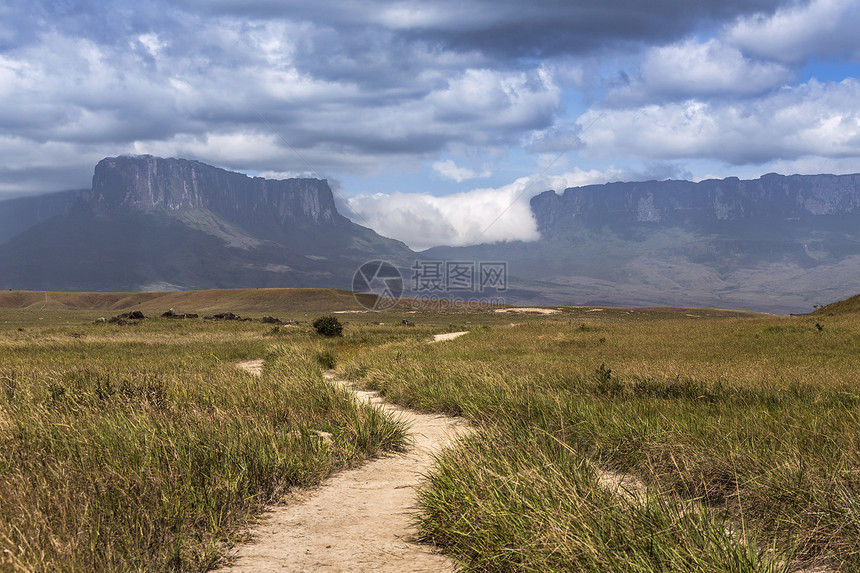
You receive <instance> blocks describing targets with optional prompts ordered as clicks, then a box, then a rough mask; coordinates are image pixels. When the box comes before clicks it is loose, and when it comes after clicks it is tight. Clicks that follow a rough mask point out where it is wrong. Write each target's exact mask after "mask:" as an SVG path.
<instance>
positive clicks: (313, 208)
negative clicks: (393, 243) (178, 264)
mask: <svg viewBox="0 0 860 573" xmlns="http://www.w3.org/2000/svg"><path fill="white" fill-rule="evenodd" d="M83 198H84V200H85V201H86V203H88V204H89V205H90V206H91V207H92V208H93V209H94V210H95V211H96V212H99V213H111V212H115V211H117V210H123V209H126V210H127V209H135V210H139V211H155V210H162V211H174V212H176V211H193V210H199V209H205V210H209V211H211V212H212V213H214V214H216V215H218V216H221V217H224V218H226V219H230V220H233V221H236V222H239V221H244V222H246V223H248V224H249V225H253V226H260V225H295V224H304V225H340V226H344V225H348V224H349V220H348V219H346V217H343V216H342V215H341V214H340V213H338V212H337V208H336V207H335V204H334V197H333V196H332V191H331V188H329V185H328V182H326V181H324V180H321V179H285V180H271V179H264V178H262V177H248V176H247V175H244V174H242V173H235V172H232V171H227V170H224V169H219V168H217V167H212V166H211V165H206V164H205V163H200V162H199V161H189V160H186V159H164V158H161V157H153V156H151V155H140V156H124V157H108V158H106V159H103V160H101V161H100V162H99V163H98V164H97V165H96V168H95V173H94V175H93V186H92V190H91V191H89V192H87V193H85V194H84V196H83Z"/></svg>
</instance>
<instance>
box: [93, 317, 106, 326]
mask: <svg viewBox="0 0 860 573" xmlns="http://www.w3.org/2000/svg"><path fill="white" fill-rule="evenodd" d="M103 322H107V319H106V318H105V317H103V316H100V317H98V318H97V319H95V320H94V321H93V324H101V323H103Z"/></svg>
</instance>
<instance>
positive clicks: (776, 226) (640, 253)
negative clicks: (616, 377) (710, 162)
mask: <svg viewBox="0 0 860 573" xmlns="http://www.w3.org/2000/svg"><path fill="white" fill-rule="evenodd" d="M531 209H532V214H533V216H534V218H535V221H536V222H537V225H538V229H539V230H540V233H541V239H540V240H538V241H535V242H532V243H522V242H512V243H504V244H497V245H479V246H475V247H463V248H435V249H430V250H429V251H426V252H425V253H423V255H424V256H426V257H435V258H440V259H447V260H502V261H506V262H507V263H508V269H509V270H508V272H509V274H510V275H511V277H512V280H511V281H510V283H511V286H512V287H513V289H512V290H513V293H514V295H513V296H510V297H509V298H511V299H513V300H524V301H525V300H529V301H530V302H531V303H543V304H589V305H592V304H596V305H670V306H708V307H722V308H738V309H749V310H769V311H774V312H806V311H811V310H812V308H813V305H815V304H823V303H827V302H832V301H835V300H840V299H843V298H846V297H847V296H850V295H851V294H853V293H854V292H855V291H856V290H857V289H858V285H860V175H838V176H837V175H792V176H782V175H775V174H769V175H765V176H763V177H761V178H760V179H756V180H752V181H743V180H740V179H737V178H728V179H722V180H708V181H701V182H699V183H694V182H690V181H646V182H633V183H608V184H605V185H590V186H586V187H575V188H569V189H566V190H565V191H564V192H563V193H561V194H558V193H556V192H554V191H546V192H544V193H541V194H539V195H537V196H535V197H533V198H532V200H531ZM514 297H516V298H514Z"/></svg>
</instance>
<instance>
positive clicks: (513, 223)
mask: <svg viewBox="0 0 860 573" xmlns="http://www.w3.org/2000/svg"><path fill="white" fill-rule="evenodd" d="M640 178H642V174H641V173H634V172H632V171H629V170H626V169H617V168H614V167H610V168H608V169H606V170H603V171H601V170H597V169H591V170H587V171H586V170H582V169H579V168H575V169H573V170H571V171H569V172H567V173H564V174H561V175H544V176H538V177H522V178H520V179H517V180H516V181H514V182H513V183H511V184H509V185H505V186H503V187H500V188H498V189H491V188H484V189H473V190H471V191H466V192H463V193H455V194H452V195H445V196H442V197H437V196H435V195H430V194H429V193H392V194H390V195H387V194H383V193H377V194H374V195H358V196H356V197H351V198H348V199H346V204H347V205H346V206H347V208H348V210H349V211H351V212H352V214H355V215H356V217H355V220H356V221H357V222H359V223H360V224H363V225H368V226H370V227H371V228H372V229H373V230H374V231H376V232H377V233H379V234H380V235H383V236H385V237H390V238H393V239H398V240H400V241H403V242H404V243H406V244H407V245H409V247H411V248H412V249H415V250H419V251H420V250H424V249H428V248H430V247H438V246H451V247H462V246H467V245H477V244H481V243H499V242H507V241H536V240H538V239H539V238H540V233H539V232H538V229H537V223H536V221H535V219H534V217H533V215H532V212H531V207H530V205H529V201H530V199H531V198H532V197H534V196H535V195H537V194H539V193H542V192H544V191H547V190H553V191H556V192H559V193H560V192H562V191H564V190H565V189H566V188H568V187H579V186H583V185H592V184H600V183H607V182H609V181H630V180H635V179H640Z"/></svg>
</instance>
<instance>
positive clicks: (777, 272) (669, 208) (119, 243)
mask: <svg viewBox="0 0 860 573" xmlns="http://www.w3.org/2000/svg"><path fill="white" fill-rule="evenodd" d="M531 210H532V215H533V217H534V218H535V221H536V223H537V226H538V229H539V230H540V233H541V239H540V240H538V241H535V242H531V243H523V242H510V243H498V244H492V245H477V246H472V247H460V248H449V247H437V248H434V249H430V250H428V251H425V252H422V253H419V254H416V253H414V252H412V251H411V250H409V249H408V248H407V247H406V245H404V244H403V243H400V242H398V241H394V240H391V239H386V238H384V237H381V236H379V235H377V234H376V233H375V232H373V231H372V230H370V229H367V228H365V227H361V226H359V225H356V224H355V223H353V222H351V221H350V220H349V219H347V218H345V217H344V216H342V215H341V214H340V213H338V211H337V208H336V207H335V203H334V198H333V195H332V191H331V189H330V188H329V186H328V183H327V182H326V181H323V180H319V179H288V180H282V181H275V180H269V179H263V178H259V177H248V176H245V175H242V174H240V173H233V172H230V171H225V170H223V169H219V168H216V167H212V166H209V165H205V164H203V163H200V162H197V161H187V160H183V159H162V158H158V157H152V156H136V157H112V158H107V159H104V160H102V161H101V162H99V164H98V165H97V166H96V168H95V171H94V175H93V185H92V188H91V189H88V190H86V191H84V192H78V193H73V192H67V193H59V194H53V195H45V196H42V197H36V198H32V199H17V200H13V201H3V202H0V288H2V289H4V290H5V289H21V290H60V291H101V292H105V291H139V290H159V291H163V290H196V289H217V288H262V287H333V288H349V287H350V286H351V281H352V277H353V275H354V273H355V271H356V270H357V269H358V268H359V266H360V265H362V264H363V263H364V262H366V261H369V260H379V259H381V260H387V261H390V262H392V263H394V264H395V265H396V266H398V267H399V268H400V269H401V272H402V274H403V279H404V283H405V285H404V286H405V287H406V289H407V292H406V294H407V295H409V296H421V295H430V296H433V297H437V296H438V297H442V298H444V297H447V296H456V297H459V298H470V297H475V298H488V297H493V298H497V299H502V300H504V301H505V302H507V303H512V304H529V305H535V304H544V305H562V304H564V305H646V306H651V305H654V306H656V305H669V306H707V307H722V308H736V309H749V310H765V311H772V312H808V311H811V310H812V309H813V305H817V304H827V303H829V302H833V301H836V300H841V299H844V298H847V297H848V296H851V295H853V294H855V293H856V292H858V291H860V175H840V176H834V175H809V176H801V175H792V176H788V177H786V176H781V175H773V174H771V175H765V176H764V177H762V178H760V179H756V180H753V181H742V180H739V179H737V178H729V179H723V180H709V181H702V182H699V183H692V182H689V181H646V182H637V183H610V184H606V185H592V186H587V187H577V188H570V189H566V190H565V191H564V192H563V193H561V194H558V193H556V192H554V191H546V192H544V193H541V194H540V195H537V196H536V197H534V198H533V199H532V201H531ZM419 260H420V261H421V262H420V263H418V264H416V261H419ZM445 262H448V263H452V266H451V268H454V269H460V270H465V274H462V273H461V274H460V275H458V276H457V277H455V278H456V279H457V280H460V281H462V282H465V283H468V282H469V281H471V282H472V284H473V286H474V287H476V290H475V291H467V290H460V289H459V288H458V289H456V290H452V289H449V290H447V291H446V290H445V289H444V288H442V289H441V290H440V289H439V287H440V286H441V287H444V286H445V283H446V281H447V280H448V279H449V278H451V277H448V276H445V277H442V276H441V275H439V276H436V277H435V278H434V277H430V278H433V280H432V281H430V280H428V281H426V282H427V283H428V284H429V283H431V282H432V283H433V287H434V288H433V289H431V290H429V291H428V290H424V289H423V288H422V287H423V286H424V285H423V284H422V281H423V280H424V279H428V275H424V276H421V273H422V272H423V270H426V271H427V272H429V273H431V274H432V273H443V274H444V273H446V272H447V270H448V267H446V266H445V265H444V264H442V263H445ZM480 263H503V264H504V265H506V271H507V279H508V280H507V284H506V286H507V289H506V290H503V291H501V292H499V291H497V290H496V289H485V290H481V288H480V287H481V286H483V285H481V284H480V280H481V277H480V276H476V275H477V274H479V269H480ZM469 265H471V266H469ZM415 269H421V270H415ZM413 270H415V272H414V273H413ZM470 273H472V274H470ZM440 277H441V280H438V279H440ZM410 279H412V280H410ZM457 286H458V287H459V286H461V285H457ZM494 286H499V284H498V283H496V284H495V285H494ZM410 287H412V288H411V289H410Z"/></svg>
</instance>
